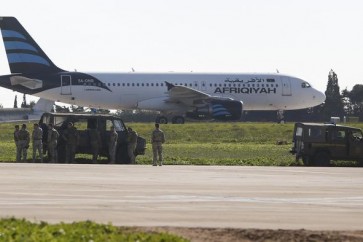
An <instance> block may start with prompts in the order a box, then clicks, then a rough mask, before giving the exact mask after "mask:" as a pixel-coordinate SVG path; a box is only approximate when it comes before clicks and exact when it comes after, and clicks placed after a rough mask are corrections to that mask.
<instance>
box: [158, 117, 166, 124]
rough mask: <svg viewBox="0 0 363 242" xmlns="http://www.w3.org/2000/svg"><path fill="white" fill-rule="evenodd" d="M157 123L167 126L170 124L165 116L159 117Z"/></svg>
mask: <svg viewBox="0 0 363 242" xmlns="http://www.w3.org/2000/svg"><path fill="white" fill-rule="evenodd" d="M155 123H159V124H167V123H168V118H167V117H164V116H159V117H157V118H156V120H155Z"/></svg>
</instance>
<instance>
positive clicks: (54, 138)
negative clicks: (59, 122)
mask: <svg viewBox="0 0 363 242" xmlns="http://www.w3.org/2000/svg"><path fill="white" fill-rule="evenodd" d="M58 138H59V133H58V131H57V130H56V129H55V128H54V127H53V124H49V125H48V137H47V143H48V156H49V157H48V158H49V161H50V162H52V163H57V162H58V152H57V144H58Z"/></svg>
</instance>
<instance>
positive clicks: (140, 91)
mask: <svg viewBox="0 0 363 242" xmlns="http://www.w3.org/2000/svg"><path fill="white" fill-rule="evenodd" d="M0 28H1V34H2V38H3V42H4V45H5V50H6V55H7V59H8V62H9V67H10V71H11V74H9V75H3V76H0V86H2V87H5V88H8V89H11V90H14V91H17V92H21V93H26V94H30V95H35V96H38V97H41V98H44V99H48V100H52V101H56V102H63V103H68V104H72V105H78V106H86V107H91V108H102V109H118V110H120V109H121V110H122V109H141V110H155V111H159V112H160V113H161V115H159V116H158V117H157V118H156V122H158V123H167V122H168V117H167V116H168V115H169V116H171V117H172V118H171V121H172V123H184V122H185V118H192V119H214V120H226V121H228V120H240V119H241V116H242V111H243V110H245V111H248V110H276V111H280V112H283V111H284V110H295V109H303V108H308V107H313V106H316V105H319V104H321V103H322V102H324V100H325V95H324V94H323V93H322V92H320V91H318V90H316V89H314V88H313V87H312V86H311V85H310V84H309V83H308V82H307V81H304V80H302V79H299V78H297V77H293V76H290V75H283V74H280V73H275V74H268V73H249V74H248V73H245V74H243V73H137V72H131V73H81V72H77V71H74V72H72V71H65V70H63V69H60V68H59V67H57V66H56V65H55V64H54V63H53V62H52V61H51V60H50V59H49V58H48V56H47V55H46V54H45V53H44V52H43V50H42V49H41V48H40V47H39V46H38V44H37V43H36V42H35V41H34V40H33V38H32V37H31V36H30V35H29V34H28V32H27V31H26V30H25V28H24V27H23V26H22V25H21V24H20V23H19V22H18V20H17V19H16V18H14V17H0Z"/></svg>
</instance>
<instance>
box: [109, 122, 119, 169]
mask: <svg viewBox="0 0 363 242" xmlns="http://www.w3.org/2000/svg"><path fill="white" fill-rule="evenodd" d="M117 139H118V134H117V132H116V130H115V127H114V126H112V127H111V132H110V138H109V139H108V153H109V161H110V164H115V160H116V149H117Z"/></svg>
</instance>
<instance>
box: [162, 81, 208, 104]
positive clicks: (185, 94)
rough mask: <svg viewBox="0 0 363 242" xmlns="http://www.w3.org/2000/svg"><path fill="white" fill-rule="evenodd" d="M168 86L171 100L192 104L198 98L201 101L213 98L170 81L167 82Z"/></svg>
mask: <svg viewBox="0 0 363 242" xmlns="http://www.w3.org/2000/svg"><path fill="white" fill-rule="evenodd" d="M166 86H167V88H168V94H169V100H168V101H169V102H176V103H179V102H181V103H184V104H186V105H188V106H190V105H193V103H194V101H196V100H198V101H201V100H206V99H210V98H212V96H211V95H209V94H207V93H204V92H200V91H198V90H195V89H193V88H190V87H185V86H176V85H173V84H171V83H169V82H166Z"/></svg>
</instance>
